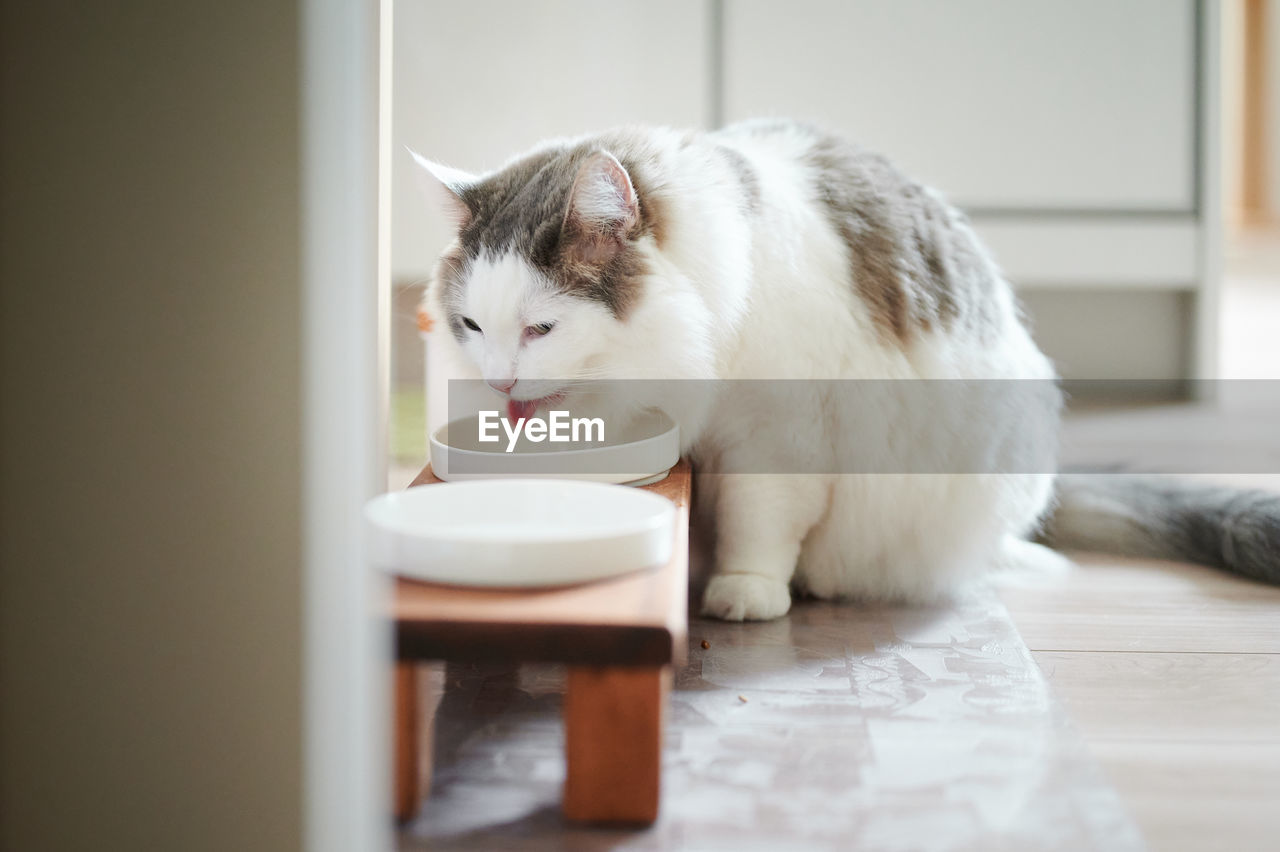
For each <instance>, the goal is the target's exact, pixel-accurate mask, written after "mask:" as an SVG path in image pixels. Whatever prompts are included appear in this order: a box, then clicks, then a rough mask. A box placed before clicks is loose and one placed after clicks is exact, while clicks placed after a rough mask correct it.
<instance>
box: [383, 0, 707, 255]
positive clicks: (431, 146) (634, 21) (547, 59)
mask: <svg viewBox="0 0 1280 852" xmlns="http://www.w3.org/2000/svg"><path fill="white" fill-rule="evenodd" d="M709 24H710V14H709V12H708V7H707V0H696V2H686V0H626V2H610V3H599V2H595V0H557V2H554V3H513V2H507V0H468V2H466V3H458V2H444V0H417V2H414V0H401V2H397V3H396V4H395V21H394V37H395V43H394V53H393V57H392V59H393V65H394V71H393V74H394V77H393V79H394V87H393V88H394V95H393V97H394V107H393V109H394V112H393V123H394V136H395V141H396V145H395V150H394V151H393V158H394V159H393V166H392V184H393V187H394V189H393V196H394V197H393V210H392V266H393V269H394V274H395V276H396V277H397V278H398V279H399V280H404V279H405V278H412V277H417V276H423V275H425V274H427V272H428V271H429V270H430V268H431V264H432V263H433V261H434V258H435V256H436V254H437V253H438V252H439V251H440V249H441V248H443V246H444V244H445V242H447V240H448V238H449V235H448V231H447V229H446V226H445V223H444V220H443V217H441V216H440V215H439V214H438V211H435V210H429V209H428V208H427V204H426V203H425V202H424V200H423V199H422V198H421V197H420V193H419V192H418V186H417V184H416V183H415V180H414V178H415V176H414V175H413V174H412V173H411V168H412V166H413V164H412V162H411V161H410V159H409V156H408V154H407V153H405V152H404V147H403V146H406V145H407V146H409V147H411V148H413V149H414V150H416V151H419V152H421V153H422V154H423V155H424V156H427V157H430V158H432V159H435V160H439V161H441V162H444V163H447V164H448V165H451V166H455V167H457V168H462V169H467V170H471V171H480V170H484V169H489V168H494V167H496V166H499V165H501V164H502V163H503V162H504V161H506V160H507V159H508V158H509V157H511V156H512V155H513V154H516V153H519V152H521V151H523V150H524V149H526V148H529V147H530V146H532V145H533V144H534V143H536V142H538V141H539V140H542V139H545V138H548V137H552V136H567V135H574V134H577V133H583V132H587V131H592V130H600V129H604V128H607V127H611V126H614V125H619V124H627V123H635V122H643V123H653V124H670V125H673V126H676V127H702V126H704V125H705V124H706V120H707V117H708V115H709V113H710V75H709V47H708V46H709V45H710V44H711V34H710V30H709Z"/></svg>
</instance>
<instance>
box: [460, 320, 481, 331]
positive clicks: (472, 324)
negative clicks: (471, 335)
mask: <svg viewBox="0 0 1280 852" xmlns="http://www.w3.org/2000/svg"><path fill="white" fill-rule="evenodd" d="M462 324H463V325H465V326H466V327H467V328H469V329H471V330H472V331H479V330H480V326H478V325H477V324H476V321H475V320H473V319H472V318H471V317H463V318H462Z"/></svg>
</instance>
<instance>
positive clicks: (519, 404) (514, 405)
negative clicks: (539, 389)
mask: <svg viewBox="0 0 1280 852" xmlns="http://www.w3.org/2000/svg"><path fill="white" fill-rule="evenodd" d="M537 410H538V403H537V401H536V400H532V399H509V400H507V419H508V420H510V421H511V425H512V426H514V425H515V424H516V423H518V422H519V421H520V418H522V417H523V418H524V419H525V420H528V419H529V418H530V417H532V416H533V413H534V412H535V411H537Z"/></svg>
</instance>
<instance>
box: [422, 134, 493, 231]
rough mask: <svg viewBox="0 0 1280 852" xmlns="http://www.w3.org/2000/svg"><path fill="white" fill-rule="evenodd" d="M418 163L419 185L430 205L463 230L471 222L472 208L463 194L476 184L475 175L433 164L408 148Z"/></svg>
mask: <svg viewBox="0 0 1280 852" xmlns="http://www.w3.org/2000/svg"><path fill="white" fill-rule="evenodd" d="M405 150H406V151H408V152H409V156H411V157H413V161H414V162H415V163H417V165H418V168H417V169H415V171H417V173H418V179H419V183H421V184H422V187H423V191H424V193H425V194H426V196H427V199H428V200H429V201H430V203H432V204H435V205H437V206H439V207H440V208H442V209H443V210H444V213H445V215H446V216H448V217H449V220H450V221H451V222H453V224H454V227H456V228H457V229H458V230H462V229H463V228H465V227H466V226H467V223H468V222H470V221H471V208H470V207H468V206H467V204H466V202H465V201H463V196H462V194H463V192H465V191H466V189H467V187H469V186H471V185H472V184H473V183H475V182H476V177H475V175H470V174H467V173H466V172H464V171H459V170H458V169H451V168H449V167H448V166H444V165H441V164H440V163H435V162H432V161H431V160H428V159H427V158H426V157H424V156H422V155H421V154H419V153H418V152H417V151H415V150H413V149H412V148H406V149H405Z"/></svg>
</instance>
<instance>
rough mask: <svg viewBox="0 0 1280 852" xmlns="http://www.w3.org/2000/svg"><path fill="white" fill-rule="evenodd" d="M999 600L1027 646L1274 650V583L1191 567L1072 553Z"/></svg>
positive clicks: (1279, 621) (1277, 624) (1279, 605)
mask: <svg viewBox="0 0 1280 852" xmlns="http://www.w3.org/2000/svg"><path fill="white" fill-rule="evenodd" d="M1077 561H1078V564H1079V567H1078V568H1077V569H1076V570H1074V571H1071V572H1069V573H1068V574H1066V575H1064V576H1061V577H1055V578H1051V579H1045V580H1043V581H1041V582H1039V583H1037V584H1035V585H1031V586H1020V587H1011V588H1006V589H1003V590H1002V592H1001V597H1002V598H1003V599H1004V601H1005V604H1006V606H1008V608H1009V611H1010V612H1011V613H1012V614H1013V617H1014V621H1015V622H1016V623H1017V625H1018V630H1019V631H1020V632H1021V633H1022V636H1023V638H1024V639H1025V640H1026V642H1027V646H1028V647H1029V648H1031V649H1032V650H1055V651H1180V652H1223V653H1264V654H1276V653H1280V588H1276V587H1274V586H1267V585H1263V584H1261V583H1256V582H1253V581H1250V580H1245V579H1242V578H1239V577H1235V576H1232V575H1229V574H1226V573H1225V572H1222V571H1216V570H1214V569H1211V568H1204V567H1201V566H1197V565H1184V564H1180V563H1174V562H1158V561H1154V560H1138V559H1121V558H1118V557H1105V556H1097V555H1088V556H1078V557H1077Z"/></svg>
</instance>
